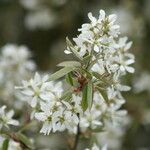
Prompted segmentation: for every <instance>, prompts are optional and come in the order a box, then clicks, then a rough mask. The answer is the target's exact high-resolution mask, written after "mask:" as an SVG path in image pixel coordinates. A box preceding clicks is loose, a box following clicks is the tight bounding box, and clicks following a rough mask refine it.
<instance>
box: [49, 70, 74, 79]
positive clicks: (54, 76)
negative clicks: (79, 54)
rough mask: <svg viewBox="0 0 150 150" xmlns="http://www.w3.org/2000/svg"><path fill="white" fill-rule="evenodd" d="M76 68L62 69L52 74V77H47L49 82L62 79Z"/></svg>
mask: <svg viewBox="0 0 150 150" xmlns="http://www.w3.org/2000/svg"><path fill="white" fill-rule="evenodd" d="M75 69H76V68H75V67H65V68H62V69H60V70H59V71H57V72H55V73H53V74H52V75H50V77H49V80H50V81H52V80H57V79H59V78H61V77H63V76H64V75H66V74H67V73H69V72H71V71H73V70H75Z"/></svg>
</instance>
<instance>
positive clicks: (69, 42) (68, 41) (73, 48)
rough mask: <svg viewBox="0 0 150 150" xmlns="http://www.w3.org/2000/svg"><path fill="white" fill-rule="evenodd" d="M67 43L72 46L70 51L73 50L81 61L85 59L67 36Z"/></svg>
mask: <svg viewBox="0 0 150 150" xmlns="http://www.w3.org/2000/svg"><path fill="white" fill-rule="evenodd" d="M66 43H67V46H68V47H69V48H70V51H71V52H72V53H73V54H74V55H75V56H76V57H77V58H78V59H79V60H80V61H83V59H82V57H81V56H80V55H79V53H78V52H77V50H76V49H75V47H74V46H73V44H72V43H71V41H70V40H69V39H68V37H67V38H66Z"/></svg>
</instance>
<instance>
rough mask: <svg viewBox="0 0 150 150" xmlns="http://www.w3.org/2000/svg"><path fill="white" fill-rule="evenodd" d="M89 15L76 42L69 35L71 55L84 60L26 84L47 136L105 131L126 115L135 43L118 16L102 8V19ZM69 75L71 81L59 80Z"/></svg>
mask: <svg viewBox="0 0 150 150" xmlns="http://www.w3.org/2000/svg"><path fill="white" fill-rule="evenodd" d="M88 17H89V19H90V21H91V22H90V23H86V24H83V25H82V27H81V29H79V31H80V34H79V35H78V36H77V38H74V39H73V41H74V44H73V43H72V42H71V41H70V40H68V39H67V49H66V50H65V53H66V54H73V55H74V56H75V57H76V58H77V59H78V61H65V62H62V63H60V64H59V65H58V66H60V67H63V68H62V69H60V70H59V71H57V72H55V73H54V74H51V75H49V76H48V75H46V76H43V77H41V76H40V75H39V74H37V73H36V74H35V77H34V78H33V79H31V80H30V81H23V86H22V87H20V89H21V92H22V94H23V95H24V98H25V99H26V98H27V99H28V102H29V104H30V105H31V107H32V108H33V110H34V113H33V116H34V117H35V118H36V119H37V120H39V121H41V122H42V123H43V127H42V129H41V131H40V132H41V133H44V134H45V135H48V134H50V132H56V131H64V130H66V129H67V130H68V131H69V132H73V133H78V132H79V128H80V129H81V132H85V131H87V130H90V131H92V130H95V131H96V130H99V131H102V130H103V129H106V126H107V124H111V125H118V123H121V122H122V118H123V116H124V115H125V114H126V111H125V110H121V107H122V105H123V104H124V103H125V99H124V98H123V96H122V94H121V92H122V91H128V90H130V87H128V86H126V85H122V84H121V78H122V77H123V76H124V75H126V74H127V73H133V72H134V68H133V67H131V64H133V63H134V55H133V54H131V53H129V52H128V50H129V49H130V47H131V45H132V42H128V39H127V37H121V38H119V34H120V30H119V26H118V25H116V24H115V21H116V15H114V14H112V15H109V16H107V15H106V14H105V12H104V11H103V10H100V14H99V18H98V19H96V18H95V17H93V15H92V13H89V14H88ZM63 76H66V81H67V84H66V83H65V82H64V81H63V82H54V80H57V79H60V78H61V77H63ZM62 84H64V86H63V87H62ZM68 87H69V88H68ZM66 89H67V90H66ZM95 149H96V150H97V149H98V148H97V146H95V145H94V147H93V148H92V150H95ZM104 149H106V148H104Z"/></svg>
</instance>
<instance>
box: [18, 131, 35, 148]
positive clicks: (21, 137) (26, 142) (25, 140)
mask: <svg viewBox="0 0 150 150" xmlns="http://www.w3.org/2000/svg"><path fill="white" fill-rule="evenodd" d="M16 136H17V138H18V139H19V140H20V141H21V142H22V143H23V144H24V145H25V146H26V147H27V148H30V149H34V146H33V143H32V142H31V141H30V140H29V138H28V137H26V136H25V135H23V134H22V133H20V132H18V133H16Z"/></svg>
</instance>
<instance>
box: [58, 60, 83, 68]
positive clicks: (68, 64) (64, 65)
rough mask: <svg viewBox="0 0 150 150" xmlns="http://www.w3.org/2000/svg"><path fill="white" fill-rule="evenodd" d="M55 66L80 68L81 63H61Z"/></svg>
mask: <svg viewBox="0 0 150 150" xmlns="http://www.w3.org/2000/svg"><path fill="white" fill-rule="evenodd" d="M57 66H61V67H80V66H81V63H79V62H78V61H64V62H62V63H59V64H58V65H57Z"/></svg>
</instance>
